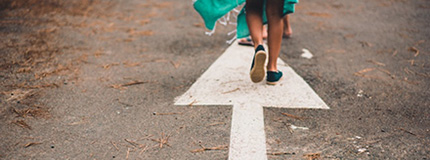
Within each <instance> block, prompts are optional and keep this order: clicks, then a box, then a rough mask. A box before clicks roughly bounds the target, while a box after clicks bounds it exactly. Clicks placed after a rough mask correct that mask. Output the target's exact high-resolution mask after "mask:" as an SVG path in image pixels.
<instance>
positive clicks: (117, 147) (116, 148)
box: [110, 141, 119, 151]
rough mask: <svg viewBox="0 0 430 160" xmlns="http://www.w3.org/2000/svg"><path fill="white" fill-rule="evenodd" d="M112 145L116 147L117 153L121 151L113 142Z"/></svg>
mask: <svg viewBox="0 0 430 160" xmlns="http://www.w3.org/2000/svg"><path fill="white" fill-rule="evenodd" d="M110 143H111V144H112V145H113V146H114V147H115V149H116V150H117V151H119V148H118V146H116V144H115V143H113V142H112V141H110Z"/></svg>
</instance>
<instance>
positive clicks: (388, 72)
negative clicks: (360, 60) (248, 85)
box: [378, 68, 396, 79]
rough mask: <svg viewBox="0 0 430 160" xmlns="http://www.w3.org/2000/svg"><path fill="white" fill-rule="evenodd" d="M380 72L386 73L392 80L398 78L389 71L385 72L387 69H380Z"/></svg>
mask: <svg viewBox="0 0 430 160" xmlns="http://www.w3.org/2000/svg"><path fill="white" fill-rule="evenodd" d="M378 70H379V71H382V72H384V73H386V74H387V75H389V76H390V77H391V79H394V78H396V76H394V75H393V74H391V72H390V71H388V70H385V69H382V68H378Z"/></svg>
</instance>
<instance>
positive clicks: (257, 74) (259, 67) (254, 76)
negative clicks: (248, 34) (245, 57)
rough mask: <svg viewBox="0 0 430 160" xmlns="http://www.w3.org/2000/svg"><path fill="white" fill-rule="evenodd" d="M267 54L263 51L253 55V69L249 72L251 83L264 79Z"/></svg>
mask: <svg viewBox="0 0 430 160" xmlns="http://www.w3.org/2000/svg"><path fill="white" fill-rule="evenodd" d="M266 58H267V54H266V52H265V51H258V52H257V53H255V58H254V67H253V68H252V70H251V73H250V76H251V81H252V82H254V83H258V82H261V81H262V80H263V79H264V76H265V74H266V71H265V70H264V64H265V63H266Z"/></svg>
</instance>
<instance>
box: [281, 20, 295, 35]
mask: <svg viewBox="0 0 430 160" xmlns="http://www.w3.org/2000/svg"><path fill="white" fill-rule="evenodd" d="M283 20H284V36H287V37H290V36H291V34H293V30H292V29H291V25H290V15H285V17H284V18H283Z"/></svg>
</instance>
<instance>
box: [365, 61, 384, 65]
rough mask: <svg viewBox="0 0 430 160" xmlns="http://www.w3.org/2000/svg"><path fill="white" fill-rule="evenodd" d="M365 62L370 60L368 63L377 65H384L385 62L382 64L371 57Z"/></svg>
mask: <svg viewBox="0 0 430 160" xmlns="http://www.w3.org/2000/svg"><path fill="white" fill-rule="evenodd" d="M367 62H370V63H373V64H376V65H378V66H385V64H384V63H381V62H378V61H375V60H371V59H368V60H367Z"/></svg>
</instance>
